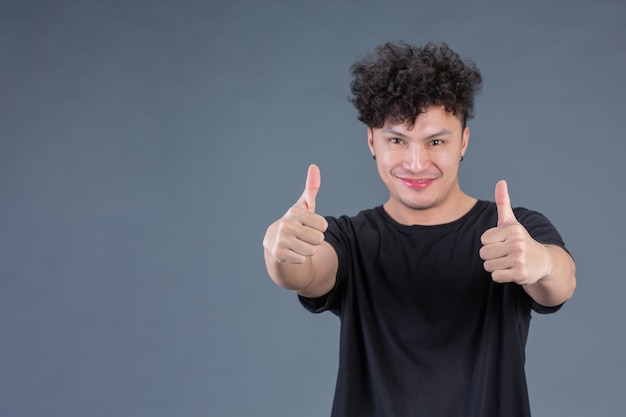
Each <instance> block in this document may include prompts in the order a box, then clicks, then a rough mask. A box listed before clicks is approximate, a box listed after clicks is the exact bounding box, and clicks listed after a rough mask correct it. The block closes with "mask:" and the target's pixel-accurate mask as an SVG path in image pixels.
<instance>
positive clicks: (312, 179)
mask: <svg viewBox="0 0 626 417" xmlns="http://www.w3.org/2000/svg"><path fill="white" fill-rule="evenodd" d="M321 181H322V179H321V174H320V169H319V167H318V166H317V165H315V164H311V165H310V166H309V170H308V172H307V175H306V183H305V186H304V192H303V193H302V196H301V197H300V200H299V202H300V203H301V204H303V205H304V208H305V209H307V210H308V211H310V212H311V213H315V197H316V196H317V191H318V190H319V189H320V183H321Z"/></svg>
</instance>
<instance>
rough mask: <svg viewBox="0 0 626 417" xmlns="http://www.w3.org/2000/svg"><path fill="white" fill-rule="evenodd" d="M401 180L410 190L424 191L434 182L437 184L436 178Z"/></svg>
mask: <svg viewBox="0 0 626 417" xmlns="http://www.w3.org/2000/svg"><path fill="white" fill-rule="evenodd" d="M399 179H400V181H402V183H403V184H404V185H406V186H407V187H408V188H411V189H413V190H423V189H425V188H428V187H429V186H430V185H432V183H433V182H435V179H434V178H423V179H411V178H399Z"/></svg>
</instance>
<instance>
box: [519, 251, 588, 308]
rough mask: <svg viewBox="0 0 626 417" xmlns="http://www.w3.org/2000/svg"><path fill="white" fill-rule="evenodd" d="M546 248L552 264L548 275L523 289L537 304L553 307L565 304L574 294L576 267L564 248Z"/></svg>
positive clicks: (524, 286)
mask: <svg viewBox="0 0 626 417" xmlns="http://www.w3.org/2000/svg"><path fill="white" fill-rule="evenodd" d="M544 247H545V249H546V251H547V255H548V262H549V264H550V268H549V272H548V274H547V275H546V276H544V277H543V278H541V279H539V280H538V281H537V282H535V283H534V284H526V285H523V288H524V290H525V291H526V292H527V293H528V295H530V296H531V297H532V298H533V300H535V301H536V302H537V303H539V304H541V305H543V306H546V307H552V306H557V305H560V304H563V303H564V302H565V301H567V300H568V299H570V298H571V297H572V295H573V294H574V289H575V288H576V266H575V264H574V261H573V259H572V257H571V256H570V255H569V254H568V253H567V252H566V251H565V250H563V249H562V248H560V247H558V246H554V245H544Z"/></svg>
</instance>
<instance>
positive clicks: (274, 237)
mask: <svg viewBox="0 0 626 417" xmlns="http://www.w3.org/2000/svg"><path fill="white" fill-rule="evenodd" d="M320 183H321V176H320V169H319V168H318V167H317V165H311V166H309V170H308V172H307V177H306V183H305V187H304V192H303V193H302V195H301V196H300V198H299V199H298V201H297V202H296V204H294V205H293V206H292V207H291V208H290V209H289V210H287V212H286V213H285V214H284V215H283V217H281V218H280V219H278V220H277V221H276V222H274V223H272V224H271V225H270V226H269V227H268V229H267V232H266V233H265V238H264V239H263V247H264V248H265V250H266V252H267V253H268V254H269V255H270V256H271V257H272V258H274V260H275V261H276V262H278V263H289V264H302V263H304V262H305V261H306V259H307V258H308V257H311V256H313V255H314V254H315V252H316V251H317V248H318V247H319V246H320V245H321V244H322V243H323V242H324V231H326V228H327V227H328V223H327V221H326V219H325V218H324V217H322V216H320V215H319V214H316V213H315V198H316V197H317V192H318V190H319V188H320Z"/></svg>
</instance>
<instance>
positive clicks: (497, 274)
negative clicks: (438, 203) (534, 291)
mask: <svg viewBox="0 0 626 417" xmlns="http://www.w3.org/2000/svg"><path fill="white" fill-rule="evenodd" d="M495 198H496V206H497V209H498V224H497V226H496V227H494V228H491V229H489V230H487V231H486V232H485V233H483V235H482V236H481V239H480V240H481V242H482V244H483V247H482V248H481V249H480V257H481V258H482V259H483V260H484V261H485V262H484V264H483V265H484V268H485V270H486V271H487V272H490V273H491V278H492V279H493V280H494V281H495V282H499V283H504V282H515V283H517V284H520V285H529V284H534V283H535V282H537V281H539V280H540V279H541V278H543V277H545V276H547V275H548V274H549V273H550V269H551V267H550V263H551V258H550V254H549V253H548V250H547V249H546V247H545V246H543V245H542V244H540V243H539V242H537V241H535V240H534V239H533V238H532V237H531V236H530V235H529V234H528V231H527V230H526V229H525V228H524V226H522V225H521V224H520V223H519V222H518V221H517V218H515V214H514V213H513V209H512V208H511V200H510V198H509V191H508V187H507V184H506V181H499V182H498V183H497V184H496V190H495Z"/></svg>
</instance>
